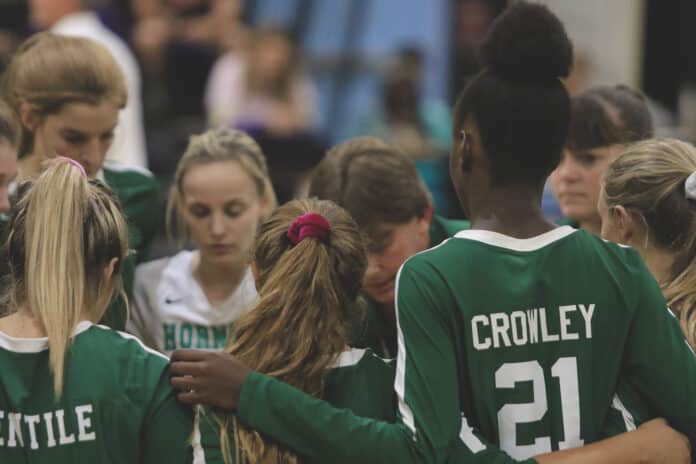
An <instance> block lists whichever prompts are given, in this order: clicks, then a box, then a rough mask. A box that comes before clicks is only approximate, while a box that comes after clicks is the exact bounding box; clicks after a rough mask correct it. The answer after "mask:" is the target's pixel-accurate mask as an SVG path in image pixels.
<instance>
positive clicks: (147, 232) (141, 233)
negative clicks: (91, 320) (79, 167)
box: [97, 160, 163, 330]
mask: <svg viewBox="0 0 696 464" xmlns="http://www.w3.org/2000/svg"><path fill="white" fill-rule="evenodd" d="M97 178H98V179H99V180H101V181H103V182H105V183H106V184H107V185H108V186H109V187H110V188H111V189H112V190H113V191H114V193H115V194H116V196H117V197H118V200H119V202H120V203H121V208H122V209H123V212H124V214H125V216H126V219H127V220H128V244H129V246H130V248H131V249H132V250H134V251H135V253H134V254H132V255H129V256H128V257H127V258H126V260H125V262H124V263H123V266H122V267H121V272H122V273H123V285H124V287H125V290H126V295H128V297H129V298H130V297H131V296H132V295H133V279H134V275H135V265H136V264H137V263H140V262H142V261H144V260H145V259H147V256H148V253H149V250H150V244H151V243H152V240H153V238H154V236H155V233H156V232H157V230H158V229H159V227H160V226H161V224H162V219H163V214H162V211H163V207H162V198H161V195H160V189H159V184H158V183H157V180H156V179H155V178H154V177H153V176H152V173H150V171H148V170H147V169H143V168H139V167H134V166H129V165H125V164H122V163H119V162H117V161H111V160H107V161H105V162H104V166H103V168H102V170H101V171H99V173H98V174H97ZM101 322H102V323H103V324H106V325H108V326H109V327H112V328H114V329H117V330H123V329H124V328H125V326H126V309H125V305H124V304H123V302H122V301H120V300H116V301H115V302H114V303H113V304H111V306H110V307H109V309H108V310H107V312H106V314H105V315H104V318H102V321H101Z"/></svg>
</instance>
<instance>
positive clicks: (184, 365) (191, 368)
mask: <svg viewBox="0 0 696 464" xmlns="http://www.w3.org/2000/svg"><path fill="white" fill-rule="evenodd" d="M169 370H170V371H171V373H172V375H175V376H182V375H194V376H195V375H202V374H203V373H204V371H205V367H204V364H203V363H202V362H185V361H176V362H174V361H173V362H172V363H171V364H170V365H169Z"/></svg>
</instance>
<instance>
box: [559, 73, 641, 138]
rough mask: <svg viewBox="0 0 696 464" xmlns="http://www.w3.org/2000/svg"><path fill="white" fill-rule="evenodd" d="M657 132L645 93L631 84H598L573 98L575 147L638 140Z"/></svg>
mask: <svg viewBox="0 0 696 464" xmlns="http://www.w3.org/2000/svg"><path fill="white" fill-rule="evenodd" d="M654 132H655V131H654V128H653V121H652V116H651V114H650V110H649V109H648V105H647V99H646V98H645V95H643V94H642V93H640V92H639V91H637V90H634V89H632V88H630V87H628V86H625V85H617V86H614V87H595V88H592V89H590V90H588V91H586V92H584V93H582V94H581V95H578V96H577V97H573V98H572V99H571V110H570V131H569V133H568V142H567V145H568V148H570V149H571V150H588V149H592V148H597V147H604V146H607V145H614V144H626V143H633V142H638V141H640V140H645V139H649V138H652V137H653V134H654Z"/></svg>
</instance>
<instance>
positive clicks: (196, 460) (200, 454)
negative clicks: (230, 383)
mask: <svg viewBox="0 0 696 464" xmlns="http://www.w3.org/2000/svg"><path fill="white" fill-rule="evenodd" d="M202 414H204V412H203V407H202V406H200V405H198V406H196V415H195V416H194V418H193V438H192V439H191V446H192V448H193V464H205V450H204V449H203V445H201V415H202Z"/></svg>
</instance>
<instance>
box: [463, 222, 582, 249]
mask: <svg viewBox="0 0 696 464" xmlns="http://www.w3.org/2000/svg"><path fill="white" fill-rule="evenodd" d="M576 231H577V229H574V228H572V227H570V226H562V227H557V228H555V229H553V230H550V231H549V232H546V233H543V234H541V235H537V236H536V237H531V238H515V237H510V236H508V235H503V234H499V233H497V232H492V231H490V230H473V229H470V230H462V231H461V232H457V234H456V235H455V238H463V239H468V240H474V241H477V242H482V243H486V244H488V245H493V246H496V247H499V248H507V249H509V250H513V251H536V250H539V249H541V248H544V247H546V246H548V245H550V244H552V243H554V242H557V241H558V240H561V239H562V238H565V237H567V236H568V235H570V234H572V233H574V232H576Z"/></svg>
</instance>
